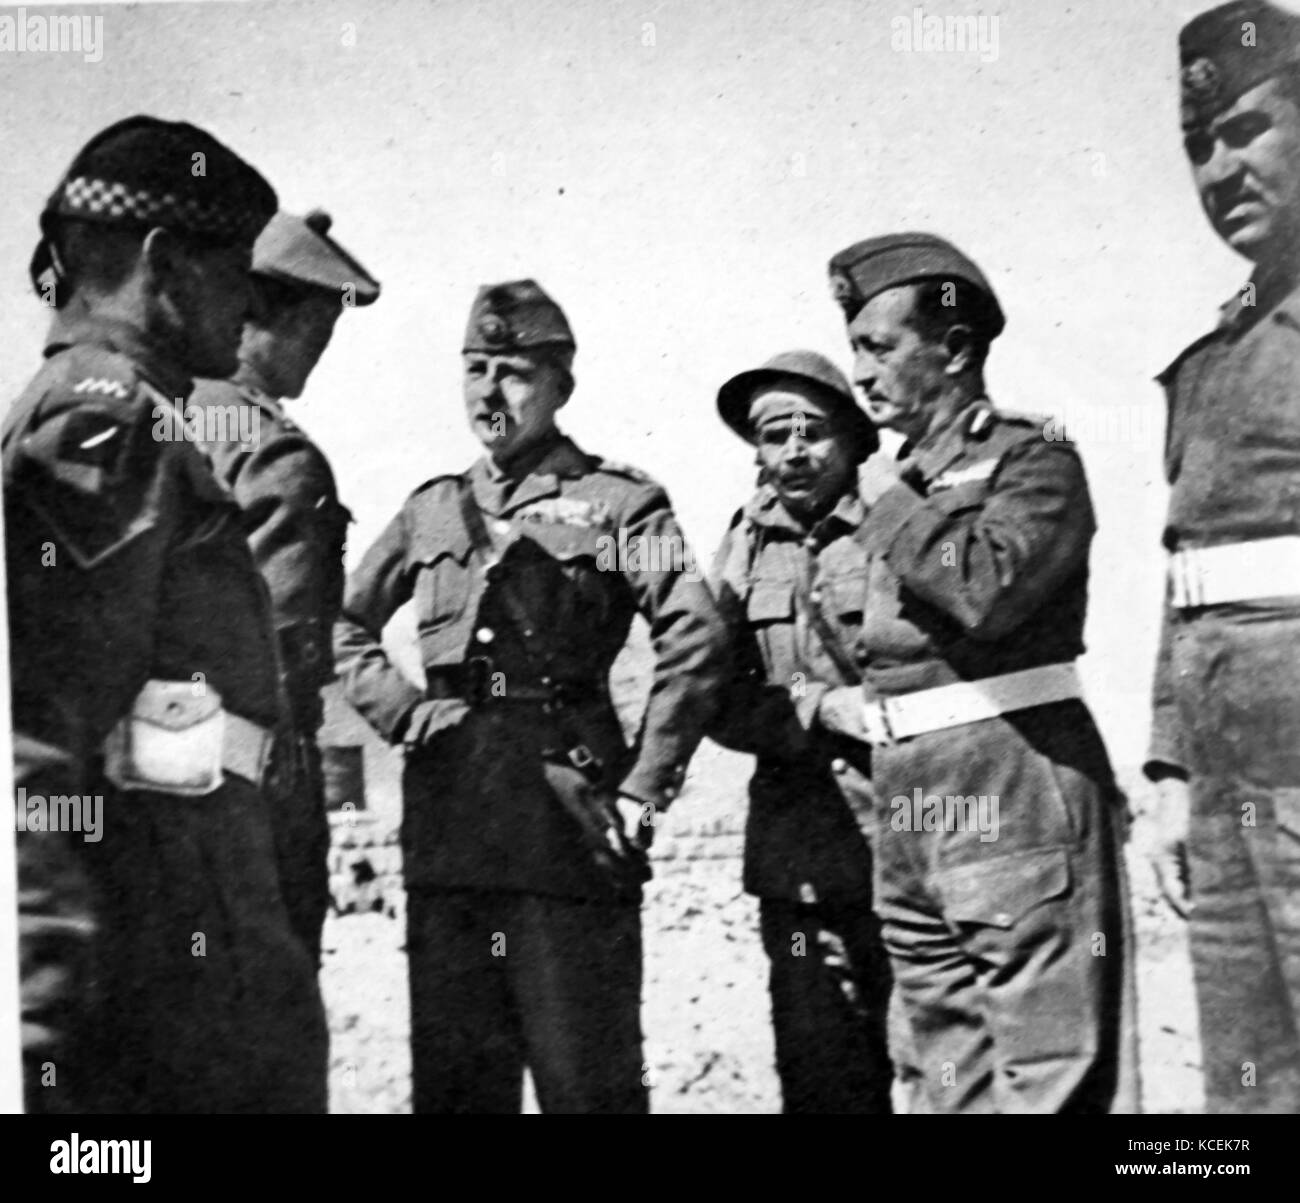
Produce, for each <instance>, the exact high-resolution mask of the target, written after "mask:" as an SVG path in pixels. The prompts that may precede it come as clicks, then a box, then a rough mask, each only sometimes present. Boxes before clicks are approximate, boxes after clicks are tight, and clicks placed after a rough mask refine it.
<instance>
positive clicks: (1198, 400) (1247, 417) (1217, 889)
mask: <svg viewBox="0 0 1300 1203" xmlns="http://www.w3.org/2000/svg"><path fill="white" fill-rule="evenodd" d="M1180 50H1181V59H1182V68H1183V71H1182V125H1183V137H1184V144H1185V146H1186V150H1187V155H1188V158H1189V159H1190V161H1191V167H1192V175H1193V178H1194V180H1195V183H1196V186H1197V188H1198V190H1199V192H1200V196H1201V202H1202V205H1203V207H1204V209H1205V213H1206V216H1207V217H1208V218H1209V220H1210V224H1211V226H1212V227H1213V228H1214V231H1215V233H1217V234H1218V235H1219V237H1220V238H1222V239H1223V240H1224V241H1225V242H1226V243H1227V244H1228V245H1229V246H1231V247H1232V248H1233V250H1235V251H1237V252H1238V253H1239V254H1241V255H1242V256H1244V257H1245V258H1247V259H1249V260H1250V261H1251V262H1252V263H1253V264H1254V267H1255V270H1254V273H1253V275H1252V277H1251V279H1250V282H1249V284H1248V285H1247V286H1246V287H1245V288H1244V289H1243V290H1242V292H1241V293H1240V295H1238V296H1236V297H1234V298H1233V299H1232V300H1231V301H1229V302H1228V304H1226V305H1225V306H1224V307H1223V311H1222V316H1221V318H1220V321H1219V324H1218V326H1217V328H1216V329H1215V330H1214V331H1213V332H1212V333H1210V334H1208V335H1206V336H1205V337H1203V338H1201V339H1199V340H1198V341H1197V342H1195V343H1193V344H1192V345H1191V346H1190V347H1189V348H1188V349H1187V350H1186V351H1184V352H1183V354H1182V355H1180V356H1179V357H1178V359H1176V360H1175V361H1174V363H1173V364H1171V365H1170V367H1168V368H1167V369H1166V370H1165V371H1164V372H1163V373H1162V375H1161V377H1160V380H1161V383H1162V384H1163V385H1164V388H1165V391H1166V394H1167V397H1168V406H1169V424H1168V434H1167V439H1166V447H1165V471H1166V475H1167V477H1168V480H1169V483H1170V486H1171V488H1172V493H1171V496H1170V500H1169V513H1168V517H1167V520H1166V524H1165V530H1164V545H1165V548H1166V550H1167V551H1168V552H1169V584H1168V589H1167V593H1166V605H1165V616H1164V627H1163V635H1162V639H1161V646H1160V655H1159V659H1158V663H1157V669H1156V678H1155V690H1154V708H1155V714H1154V723H1153V729H1152V741H1151V749H1150V756H1149V761H1148V764H1147V766H1146V771H1147V774H1148V776H1149V777H1151V778H1152V780H1154V781H1155V782H1157V785H1156V789H1157V791H1158V799H1157V804H1156V806H1155V808H1154V812H1153V814H1152V815H1151V822H1150V830H1149V834H1148V835H1147V837H1146V840H1145V841H1144V842H1149V844H1150V846H1151V850H1152V852H1153V854H1154V859H1155V862H1156V868H1157V872H1158V875H1159V876H1160V879H1161V881H1162V883H1163V888H1164V891H1165V894H1166V896H1167V897H1168V898H1169V900H1170V901H1171V903H1173V905H1174V906H1175V908H1176V909H1178V910H1179V911H1180V913H1188V912H1189V910H1190V935H1191V952H1192V967H1193V972H1194V976H1195V981H1196V995H1197V1002H1198V1005H1199V1009H1200V1030H1201V1045H1202V1051H1201V1056H1202V1065H1203V1071H1204V1077H1205V1095H1206V1106H1207V1109H1208V1110H1210V1111H1213V1112H1222V1113H1244V1112H1296V1111H1300V911H1298V910H1297V906H1298V905H1300V657H1298V656H1297V654H1296V651H1297V647H1298V646H1300V410H1298V409H1297V406H1296V397H1297V392H1298V390H1300V333H1298V331H1300V17H1297V16H1296V15H1295V14H1293V13H1288V12H1284V11H1283V10H1281V9H1279V8H1276V7H1274V6H1273V5H1270V4H1264V3H1258V2H1248V3H1234V4H1228V5H1224V6H1222V7H1220V8H1216V9H1214V10H1212V11H1210V12H1207V13H1203V14H1202V15H1201V16H1199V17H1197V18H1196V19H1195V20H1193V21H1192V22H1191V23H1190V24H1189V25H1187V27H1186V28H1185V29H1183V31H1182V34H1181V38H1180ZM1144 826H1147V825H1146V824H1144ZM1189 869H1190V874H1188V870H1189ZM1189 878H1190V880H1189ZM1189 887H1190V889H1189ZM1189 902H1190V908H1189Z"/></svg>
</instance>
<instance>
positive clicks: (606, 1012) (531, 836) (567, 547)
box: [336, 437, 723, 1111]
mask: <svg viewBox="0 0 1300 1203" xmlns="http://www.w3.org/2000/svg"><path fill="white" fill-rule="evenodd" d="M534 458H535V459H536V460H537V461H538V462H536V463H535V464H534V466H533V467H532V468H531V470H530V471H528V472H527V473H526V474H524V475H522V478H517V479H512V478H509V477H506V476H503V475H501V474H500V473H498V472H497V471H496V470H495V469H494V468H493V467H492V466H491V464H490V463H489V462H488V461H486V460H480V461H479V462H478V463H476V464H475V465H474V466H473V467H472V468H471V469H470V470H469V472H468V473H467V474H466V477H464V478H462V477H456V476H444V477H438V478H436V479H434V480H432V481H430V482H429V483H427V484H425V485H422V486H421V487H420V488H419V489H417V490H416V491H415V493H413V494H412V495H411V497H410V498H409V499H408V500H407V502H406V503H405V504H404V505H403V507H402V509H401V510H400V511H399V513H398V515H397V517H396V518H395V519H394V520H393V521H392V522H391V523H390V524H389V526H388V528H387V529H386V530H385V531H384V532H383V534H381V535H380V537H379V539H378V541H377V542H376V543H375V545H374V546H373V547H372V548H371V549H370V551H369V552H367V554H366V556H365V559H364V560H363V561H362V563H361V565H360V567H359V568H358V569H357V571H356V573H355V574H354V575H353V576H352V577H351V579H350V581H349V584H348V589H347V593H346V596H345V599H344V604H343V616H342V618H341V619H340V622H339V625H338V628H337V637H336V653H337V657H338V663H339V667H340V671H341V673H342V675H343V679H344V682H345V689H346V693H347V697H348V699H349V701H351V703H352V704H353V705H354V706H355V707H356V708H357V709H358V710H359V711H360V712H361V714H362V715H364V716H365V717H366V718H367V719H368V720H369V721H370V722H371V723H372V725H373V726H374V727H375V728H376V730H378V731H379V732H380V733H381V734H382V735H384V736H385V737H386V738H388V739H390V740H394V741H396V740H400V739H402V738H403V737H404V736H407V737H409V732H408V730H407V728H408V726H410V725H411V724H413V723H415V724H418V725H419V729H420V732H421V738H422V740H423V746H420V747H418V748H413V749H411V751H410V752H409V753H408V756H407V762H406V770H405V777H404V782H403V798H404V812H403V832H402V842H403V850H404V854H405V866H406V884H407V888H408V890H410V891H411V895H410V902H409V920H408V926H409V952H410V956H411V1014H412V1045H413V1050H412V1055H413V1062H414V1078H415V1087H414V1089H415V1109H416V1110H417V1111H454V1110H460V1111H483V1110H504V1111H509V1110H517V1109H518V1107H519V1102H520V1081H521V1076H522V1075H521V1071H522V1067H523V1065H524V1064H525V1063H527V1064H528V1066H529V1067H530V1069H531V1070H532V1073H533V1078H534V1081H535V1083H536V1086H537V1092H538V1098H539V1101H540V1103H541V1106H542V1107H543V1109H545V1110H557V1111H558V1110H587V1111H591V1110H618V1111H636V1110H644V1108H645V1105H646V1096H645V1087H644V1085H643V1079H642V1074H643V1066H642V1062H641V1051H640V1049H641V1032H640V1023H639V1018H638V1015H639V1004H640V987H641V946H640V927H639V915H638V911H637V905H638V903H639V899H640V881H639V880H638V879H637V877H636V876H635V875H634V874H633V875H629V874H628V873H626V872H621V871H619V870H618V868H617V866H611V865H610V864H609V863H608V862H607V861H606V859H605V858H602V857H601V856H600V855H598V853H597V851H596V850H595V849H593V847H592V846H591V845H590V844H589V843H587V842H586V841H585V840H584V837H583V828H582V826H581V824H580V823H579V822H578V820H577V819H576V818H575V817H574V814H573V813H571V811H570V809H569V807H570V806H581V805H583V804H584V802H585V801H590V795H591V789H592V782H591V781H590V780H589V779H588V777H586V776H584V775H583V774H582V773H581V772H580V771H579V770H578V769H576V768H575V767H573V765H572V764H571V763H570V762H569V761H568V760H566V759H565V757H564V755H563V752H564V751H565V749H566V748H569V747H571V746H572V745H573V744H574V743H575V742H580V743H581V744H582V746H583V747H584V748H585V749H587V750H588V751H589V752H591V753H592V754H593V755H594V756H595V758H596V759H597V761H598V762H599V766H600V769H599V781H598V783H597V784H598V785H599V786H601V787H602V788H603V789H606V790H613V789H616V788H619V789H621V790H622V791H623V792H624V793H626V794H628V795H630V796H632V797H635V798H638V799H640V800H642V801H644V802H645V803H647V804H649V805H652V806H654V807H656V808H658V809H662V808H664V807H666V806H667V805H668V804H669V803H670V801H671V800H672V798H673V797H674V796H675V794H676V793H677V791H678V789H679V788H680V786H681V782H682V779H683V777H684V775H685V772H686V765H687V762H688V761H689V759H690V757H691V754H692V753H693V752H694V750H695V748H696V746H697V744H698V742H699V739H700V736H701V732H702V729H703V726H704V724H705V722H706V721H707V720H708V718H709V717H710V711H711V708H712V706H713V705H714V695H715V694H716V690H717V687H718V685H719V683H720V677H721V671H722V653H723V647H722V628H721V623H720V620H719V618H718V616H717V612H716V609H715V608H714V605H713V602H712V598H711V596H710V594H709V592H708V589H707V586H706V585H705V584H704V583H703V582H702V581H700V580H693V579H691V577H690V575H689V574H687V573H684V572H682V571H680V570H679V569H680V566H681V563H682V561H681V560H680V558H679V559H678V560H676V561H673V560H672V559H671V557H670V555H668V554H667V553H670V552H671V551H672V550H673V549H674V548H675V549H676V553H675V554H676V555H677V556H678V557H680V556H681V555H682V554H683V552H684V548H685V544H684V542H683V541H682V536H681V532H680V529H679V528H678V526H677V522H676V519H675V518H674V516H673V513H672V510H671V508H670V506H669V502H668V498H667V497H666V495H665V494H664V492H663V490H662V489H661V488H660V487H659V486H658V485H656V484H655V483H654V482H653V481H651V480H649V479H648V478H647V477H645V476H643V475H642V474H641V473H639V472H637V471H636V470H634V469H629V468H624V467H620V466H617V465H613V464H609V463H606V462H604V461H602V460H600V459H598V458H596V457H594V456H590V455H587V454H585V453H584V452H582V451H581V450H579V449H578V448H577V447H576V446H575V445H574V444H573V443H572V442H571V441H569V440H568V439H567V438H562V437H558V438H556V439H555V440H553V441H552V442H551V443H550V444H549V446H548V447H547V448H545V450H544V451H539V452H538V455H537V456H535V457H534ZM463 480H467V481H468V483H469V486H470V488H471V489H472V502H473V505H474V506H475V507H476V508H477V509H478V511H479V512H480V513H481V515H482V519H483V521H484V523H485V525H486V527H487V531H486V533H487V535H488V537H489V538H491V539H492V540H493V541H494V542H495V543H496V548H495V551H494V555H495V556H496V557H499V561H500V562H499V563H498V564H497V565H496V567H495V568H494V569H492V581H489V579H488V571H487V569H486V567H485V564H486V559H485V557H484V556H483V554H482V553H481V551H476V545H475V539H474V537H473V536H472V534H471V532H470V530H469V529H467V525H466V521H465V515H464V513H463V512H462V503H461V492H460V490H461V486H462V481H463ZM620 540H622V550H623V552H625V553H626V554H622V553H621V552H620ZM651 540H657V541H658V542H655V543H651ZM638 549H639V554H640V555H641V559H640V560H639V561H638V560H637V559H635V558H634V556H636V555H637V554H638ZM656 549H657V550H656ZM650 554H656V555H658V556H659V558H658V560H657V562H654V563H648V562H647V561H646V559H645V557H646V556H647V555H650ZM506 577H508V578H509V579H510V580H512V581H513V582H514V586H513V592H514V596H515V597H517V598H522V599H524V601H525V604H526V606H527V607H528V610H529V620H530V621H531V622H532V623H533V625H534V627H535V628H536V631H537V632H538V634H539V636H541V637H542V638H543V639H544V641H545V644H546V654H545V661H546V662H545V663H544V664H539V663H538V657H537V654H536V651H535V650H533V649H530V648H529V646H528V644H527V642H526V641H521V636H520V634H519V631H518V623H517V622H516V621H515V620H514V617H513V616H512V614H511V610H510V607H509V606H508V605H507V604H506V603H505V602H504V601H503V599H502V595H501V589H500V586H499V585H497V586H496V587H494V584H493V582H497V581H499V580H501V579H505V578H506ZM411 598H414V599H415V605H416V613H417V619H418V628H419V643H420V653H421V656H422V659H423V662H424V668H425V675H426V678H427V682H426V689H425V690H421V689H419V688H417V687H416V686H414V685H412V684H411V683H410V681H409V680H407V678H406V677H405V676H403V675H402V674H401V673H400V672H399V671H398V670H397V669H396V668H395V667H394V666H393V665H392V664H391V663H390V662H389V660H388V657H387V656H386V655H385V654H384V651H383V649H382V647H381V646H380V642H379V640H380V633H381V632H382V631H383V629H384V626H385V624H386V623H387V622H388V620H389V618H390V617H391V616H392V614H393V613H394V611H395V610H396V609H397V608H398V607H399V606H401V605H402V604H403V603H405V602H406V601H407V600H408V599H411ZM638 611H639V612H640V613H642V614H644V615H645V617H646V618H647V619H648V620H649V623H650V632H651V636H652V640H653V644H654V652H655V671H654V680H653V684H652V686H651V690H650V697H649V702H648V705H647V709H646V713H645V718H644V720H643V723H642V727H641V733H640V738H639V739H638V740H637V741H636V744H635V746H634V747H633V748H632V749H630V750H629V749H628V748H627V747H626V746H625V743H624V739H623V733H622V729H621V727H620V724H619V719H618V716H617V714H616V712H615V710H614V706H613V704H612V702H611V700H610V698H609V694H608V680H607V678H608V674H609V669H610V665H611V664H612V662H613V660H614V658H615V657H616V656H617V654H618V652H619V651H620V649H621V648H622V647H623V644H624V642H625V640H626V638H627V634H628V630H629V627H630V624H631V622H632V619H633V617H634V615H635V614H636V613H637V612H638ZM541 677H547V678H549V679H550V680H551V681H552V682H554V683H555V685H556V686H558V687H559V688H560V690H561V693H562V695H563V698H564V705H563V707H562V708H561V710H560V711H558V712H553V711H550V710H547V709H545V708H544V707H543V706H542V705H541V704H539V701H538V698H539V696H548V697H549V696H552V695H551V694H550V693H549V692H547V691H546V689H545V687H544V685H543V682H542V681H541V680H540V678H541ZM512 691H513V696H512ZM466 694H470V695H476V696H472V700H473V701H474V702H475V704H474V705H470V704H468V703H467V701H466V700H465V695H466ZM426 695H427V697H428V698H429V699H430V700H429V701H428V702H427V703H426V704H424V705H423V707H422V703H423V702H424V699H425V698H426ZM413 712H414V713H413ZM497 936H499V937H501V939H502V940H504V948H503V949H501V948H498V947H497V942H496V937H497ZM494 949H496V951H494Z"/></svg>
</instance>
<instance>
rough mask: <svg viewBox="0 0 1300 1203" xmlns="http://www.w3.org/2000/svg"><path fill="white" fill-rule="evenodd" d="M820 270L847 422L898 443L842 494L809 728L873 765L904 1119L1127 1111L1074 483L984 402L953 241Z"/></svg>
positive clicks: (979, 291) (1118, 928)
mask: <svg viewBox="0 0 1300 1203" xmlns="http://www.w3.org/2000/svg"><path fill="white" fill-rule="evenodd" d="M830 273H831V281H832V287H833V291H834V295H835V296H836V298H837V299H838V300H839V302H840V304H841V306H842V307H843V309H844V313H845V317H846V320H847V322H848V335H849V341H850V345H851V346H852V348H853V352H854V378H855V381H856V383H857V385H858V386H859V388H860V389H861V390H862V392H863V394H864V396H865V398H866V409H867V414H868V416H869V417H870V418H871V419H872V421H874V422H875V423H876V424H877V425H878V426H882V427H886V428H888V429H890V430H893V431H896V432H898V433H900V434H902V435H903V436H904V439H905V442H904V443H903V445H902V448H901V450H900V452H899V455H898V457H897V458H895V457H893V456H889V455H887V454H884V453H881V454H878V455H875V456H872V457H871V458H870V459H869V460H867V462H866V463H865V464H864V465H863V468H862V470H861V472H860V475H859V494H860V496H861V498H862V500H863V502H864V503H865V504H866V506H867V516H866V519H865V521H864V522H863V523H862V525H861V528H860V531H861V537H862V539H863V544H864V548H865V551H866V555H867V572H866V585H865V589H864V591H863V595H862V607H863V614H862V618H861V631H862V634H861V637H860V639H861V651H862V656H861V657H860V663H861V669H862V673H863V676H864V678H865V683H864V685H863V686H862V687H856V688H855V687H850V686H843V687H840V688H837V689H833V690H829V691H827V692H826V693H824V694H823V696H822V697H821V699H820V701H819V703H818V707H817V714H818V719H819V721H820V722H821V724H822V725H823V726H824V727H827V728H829V729H830V730H831V731H837V732H839V733H840V734H842V735H846V736H854V737H857V738H859V739H862V740H863V741H864V742H867V743H869V744H870V746H871V749H872V756H871V773H872V785H873V788H874V790H875V794H876V797H877V798H878V799H879V806H880V814H879V817H878V822H877V824H876V826H877V831H878V838H877V840H876V845H875V849H874V851H875V869H876V884H875V906H876V910H877V912H878V913H879V915H880V917H881V920H882V923H883V929H884V939H885V944H886V947H887V948H888V950H889V955H890V959H891V961H892V964H893V970H894V981H895V987H896V989H897V990H898V991H899V993H900V999H901V1002H902V1004H903V1007H902V1009H903V1011H904V1013H905V1015H906V1018H907V1021H908V1025H907V1026H908V1028H909V1029H910V1035H911V1040H912V1043H913V1048H912V1050H911V1053H910V1059H912V1060H914V1062H915V1064H914V1069H915V1071H916V1072H917V1073H918V1074H919V1082H918V1086H919V1090H918V1093H917V1096H916V1097H915V1098H914V1099H913V1101H912V1103H913V1106H914V1107H915V1108H918V1109H921V1110H929V1111H935V1112H974V1111H985V1112H988V1111H994V1112H1062V1111H1073V1112H1095V1111H1106V1110H1108V1109H1111V1108H1112V1107H1128V1106H1131V1105H1132V1103H1133V1101H1134V1100H1133V1099H1132V1097H1131V1093H1132V1092H1131V1089H1130V1088H1131V1086H1132V1085H1133V1083H1132V1080H1131V1077H1130V1076H1129V1075H1128V1073H1127V1072H1126V1067H1127V1066H1128V1059H1127V1058H1123V1060H1124V1062H1125V1065H1123V1066H1122V1065H1121V1060H1122V1058H1121V1050H1122V1047H1124V1048H1127V1047H1128V1046H1127V1045H1125V1044H1124V1042H1123V1041H1122V1032H1121V1028H1122V1024H1121V1020H1122V1003H1123V1002H1124V1001H1125V998H1126V985H1128V983H1127V982H1126V980H1125V969H1126V965H1127V963H1128V960H1129V957H1130V950H1129V947H1128V942H1127V935H1126V924H1125V913H1126V912H1125V897H1126V895H1125V891H1124V886H1123V881H1122V876H1121V873H1122V862H1121V859H1120V848H1119V832H1118V828H1119V826H1120V822H1121V814H1120V807H1119V803H1118V798H1119V795H1118V791H1117V790H1116V788H1115V784H1114V781H1113V778H1112V775H1111V768H1110V765H1109V763H1108V760H1107V757H1106V753H1105V750H1104V748H1103V746H1102V742H1101V739H1100V737H1099V735H1098V733H1097V731H1096V729H1095V727H1094V725H1093V721H1092V717H1091V715H1090V714H1089V712H1088V709H1087V707H1086V706H1085V705H1084V703H1083V701H1082V698H1081V695H1080V687H1079V680H1078V677H1077V674H1076V671H1075V667H1074V663H1073V661H1074V659H1075V657H1077V656H1078V655H1079V654H1080V653H1081V652H1082V651H1083V639H1082V631H1083V621H1084V612H1085V606H1086V589H1087V574H1088V548H1089V544H1090V543H1091V540H1092V536H1093V531H1094V520H1093V513H1092V506H1091V503H1090V501H1089V498H1088V487H1087V483H1086V481H1085V479H1084V473H1083V467H1082V464H1081V463H1080V461H1079V456H1078V454H1077V453H1076V451H1075V449H1074V447H1073V446H1071V445H1070V444H1069V443H1067V442H1062V441H1053V440H1049V439H1046V438H1044V426H1045V421H1044V420H1043V419H1025V418H1020V417H1017V416H1015V415H1012V414H1009V413H1006V412H1003V411H1000V410H997V409H995V408H993V406H992V405H991V404H990V402H989V400H988V398H987V396H986V395H985V390H984V379H983V366H984V360H985V356H986V354H987V351H988V348H989V345H990V343H991V342H992V340H993V339H994V338H996V337H997V335H998V334H999V333H1000V332H1001V330H1002V328H1003V324H1004V319H1003V315H1002V310H1001V308H1000V306H999V305H998V302H997V299H996V297H995V296H994V294H993V290H992V288H991V287H990V286H989V283H988V281H987V280H986V279H985V278H984V275H983V274H982V273H981V272H980V270H979V269H978V268H977V267H976V266H975V265H974V264H973V263H972V262H971V261H970V260H969V259H968V258H966V256H965V255H963V254H962V253H961V252H960V251H958V250H957V249H956V248H955V247H953V246H951V245H950V244H949V243H947V242H944V241H943V240H942V239H939V238H936V237H934V236H932V235H928V234H898V235H889V236H886V237H882V238H873V239H868V240H867V241H865V242H860V243H857V244H855V245H854V246H851V247H849V248H848V249H846V250H844V251H842V252H841V253H839V254H838V255H836V256H835V257H834V258H833V259H832V260H831V264H830ZM864 697H865V704H864Z"/></svg>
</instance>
